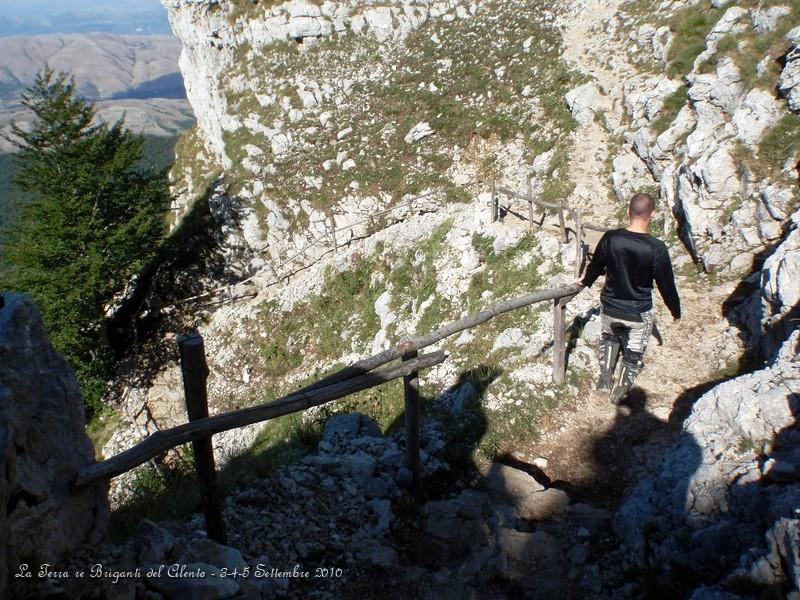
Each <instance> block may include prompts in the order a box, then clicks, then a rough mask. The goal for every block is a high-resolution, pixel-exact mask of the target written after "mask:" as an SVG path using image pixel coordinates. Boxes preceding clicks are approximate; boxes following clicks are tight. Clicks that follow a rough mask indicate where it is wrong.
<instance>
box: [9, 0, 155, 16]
mask: <svg viewBox="0 0 800 600" xmlns="http://www.w3.org/2000/svg"><path fill="white" fill-rule="evenodd" d="M154 9H155V10H158V9H162V10H164V9H163V7H162V5H161V2H159V0H61V1H59V0H0V15H3V16H6V17H35V18H43V17H44V18H47V17H50V16H54V15H61V14H64V13H67V12H90V11H91V12H94V11H107V10H110V11H113V12H123V11H124V12H139V11H149V10H154Z"/></svg>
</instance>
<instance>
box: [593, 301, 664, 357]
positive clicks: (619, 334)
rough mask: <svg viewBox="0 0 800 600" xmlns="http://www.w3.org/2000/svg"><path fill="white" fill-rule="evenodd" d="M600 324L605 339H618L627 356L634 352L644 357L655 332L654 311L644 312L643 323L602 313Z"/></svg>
mask: <svg viewBox="0 0 800 600" xmlns="http://www.w3.org/2000/svg"><path fill="white" fill-rule="evenodd" d="M600 322H601V324H602V327H603V330H602V331H603V333H602V335H603V337H604V338H606V339H608V338H616V339H618V340H619V342H620V346H621V347H622V348H623V349H624V350H626V354H627V353H631V352H634V353H636V354H639V355H642V354H644V351H645V350H646V349H647V342H648V341H649V340H650V334H651V333H652V331H653V309H650V310H648V311H647V312H643V313H642V320H641V321H628V320H627V319H620V318H618V317H611V316H609V315H607V314H605V313H602V315H601V318H600Z"/></svg>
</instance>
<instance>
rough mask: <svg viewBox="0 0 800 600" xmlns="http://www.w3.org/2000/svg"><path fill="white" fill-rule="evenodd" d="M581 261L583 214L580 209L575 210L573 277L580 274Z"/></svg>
mask: <svg viewBox="0 0 800 600" xmlns="http://www.w3.org/2000/svg"><path fill="white" fill-rule="evenodd" d="M582 262H583V214H582V213H581V209H580V208H578V209H576V210H575V279H579V278H580V276H581V263H582Z"/></svg>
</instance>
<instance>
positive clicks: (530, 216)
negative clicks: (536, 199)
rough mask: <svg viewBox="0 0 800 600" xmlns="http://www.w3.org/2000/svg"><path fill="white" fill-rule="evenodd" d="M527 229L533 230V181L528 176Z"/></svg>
mask: <svg viewBox="0 0 800 600" xmlns="http://www.w3.org/2000/svg"><path fill="white" fill-rule="evenodd" d="M528 231H533V183H532V182H531V178H530V176H528Z"/></svg>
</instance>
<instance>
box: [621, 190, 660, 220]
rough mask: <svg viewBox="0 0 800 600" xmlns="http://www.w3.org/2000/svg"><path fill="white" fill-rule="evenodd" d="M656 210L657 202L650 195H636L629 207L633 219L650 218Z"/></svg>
mask: <svg viewBox="0 0 800 600" xmlns="http://www.w3.org/2000/svg"><path fill="white" fill-rule="evenodd" d="M655 209H656V201H655V200H653V197H652V196H651V195H650V194H645V193H639V194H634V196H633V198H631V202H630V204H629V205H628V211H630V213H631V216H632V217H638V218H641V217H649V216H650V215H651V214H653V211H655Z"/></svg>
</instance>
